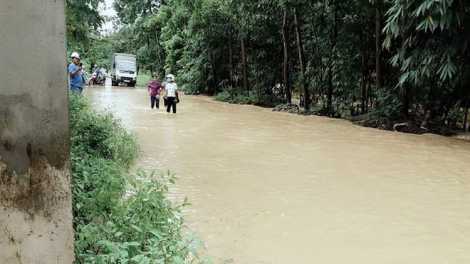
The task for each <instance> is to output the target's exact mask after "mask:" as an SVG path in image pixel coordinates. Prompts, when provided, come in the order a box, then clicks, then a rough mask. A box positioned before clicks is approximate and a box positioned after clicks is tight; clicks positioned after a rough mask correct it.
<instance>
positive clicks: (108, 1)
mask: <svg viewBox="0 0 470 264" xmlns="http://www.w3.org/2000/svg"><path fill="white" fill-rule="evenodd" d="M104 2H105V5H103V6H102V7H101V8H100V14H101V15H103V16H115V15H116V11H114V8H113V3H114V0H105V1H104ZM111 29H113V23H112V22H107V23H105V24H103V27H102V31H107V30H111Z"/></svg>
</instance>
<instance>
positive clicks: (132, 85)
mask: <svg viewBox="0 0 470 264" xmlns="http://www.w3.org/2000/svg"><path fill="white" fill-rule="evenodd" d="M127 86H129V87H135V82H133V83H129V84H128V85H127Z"/></svg>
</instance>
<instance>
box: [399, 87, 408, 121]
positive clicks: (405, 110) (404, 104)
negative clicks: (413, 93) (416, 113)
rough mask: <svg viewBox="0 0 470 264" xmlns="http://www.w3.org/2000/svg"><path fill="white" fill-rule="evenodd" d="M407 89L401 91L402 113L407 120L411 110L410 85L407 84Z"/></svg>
mask: <svg viewBox="0 0 470 264" xmlns="http://www.w3.org/2000/svg"><path fill="white" fill-rule="evenodd" d="M404 85H405V88H404V89H403V90H402V91H400V102H401V113H402V114H403V116H404V117H405V118H408V116H409V109H410V100H409V90H410V85H409V84H407V83H405V84H404Z"/></svg>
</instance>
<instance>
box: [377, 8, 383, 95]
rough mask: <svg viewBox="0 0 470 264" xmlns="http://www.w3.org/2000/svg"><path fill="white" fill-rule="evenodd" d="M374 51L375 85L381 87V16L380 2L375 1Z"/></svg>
mask: <svg viewBox="0 0 470 264" xmlns="http://www.w3.org/2000/svg"><path fill="white" fill-rule="evenodd" d="M375 13H376V14H375V51H376V57H375V59H376V61H375V64H376V66H375V67H376V68H375V72H376V75H377V86H378V87H382V86H383V81H382V41H381V35H382V17H381V13H382V12H381V8H380V4H379V3H377V7H376V9H375Z"/></svg>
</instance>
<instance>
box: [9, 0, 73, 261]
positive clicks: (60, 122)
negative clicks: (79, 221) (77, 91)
mask: <svg viewBox="0 0 470 264" xmlns="http://www.w3.org/2000/svg"><path fill="white" fill-rule="evenodd" d="M65 38H66V29H65V1H64V0H42V1H31V0H0V263H1V264H7V263H23V264H33V263H34V264H41V263H44V264H46V263H47V264H50V263H60V264H64V263H65V264H70V263H72V262H73V257H74V254H73V233H72V204H71V190H70V155H69V152H70V143H69V118H68V88H67V73H66V71H67V65H66V39H65Z"/></svg>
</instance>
